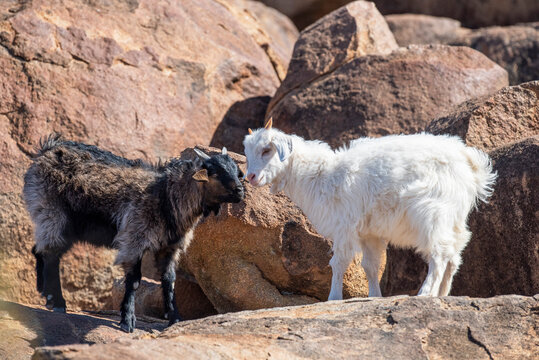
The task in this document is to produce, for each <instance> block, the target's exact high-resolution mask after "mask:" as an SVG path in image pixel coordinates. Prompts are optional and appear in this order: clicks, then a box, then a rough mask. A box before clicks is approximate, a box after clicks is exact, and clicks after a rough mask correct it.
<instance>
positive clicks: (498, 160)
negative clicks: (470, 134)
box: [382, 136, 539, 297]
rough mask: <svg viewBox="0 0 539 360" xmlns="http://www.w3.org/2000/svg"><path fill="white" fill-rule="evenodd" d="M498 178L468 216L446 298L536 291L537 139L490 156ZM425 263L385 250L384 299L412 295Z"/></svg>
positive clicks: (538, 242)
mask: <svg viewBox="0 0 539 360" xmlns="http://www.w3.org/2000/svg"><path fill="white" fill-rule="evenodd" d="M489 155H490V156H491V158H492V161H493V164H494V169H495V171H496V172H497V173H498V179H497V181H496V185H495V186H494V192H493V195H492V197H491V198H490V200H489V203H488V204H483V203H482V204H480V205H479V207H478V209H477V210H474V211H473V212H472V214H471V216H470V220H469V226H470V230H471V231H472V239H471V240H470V242H469V244H468V246H467V247H466V248H465V250H464V253H463V257H462V265H461V266H460V269H459V271H458V272H457V274H456V275H455V278H454V281H453V287H452V290H451V294H453V295H466V296H480V297H487V296H494V295H499V294H522V295H534V294H537V293H539V251H538V250H539V192H538V191H536V189H538V188H539V136H534V137H530V138H526V139H524V140H521V141H518V142H515V143H510V144H507V145H504V146H501V147H498V148H496V149H494V150H492V151H490V152H489ZM425 275H426V265H425V263H424V262H423V261H422V260H421V259H420V258H419V257H418V256H416V255H414V254H413V253H411V252H409V251H404V250H395V249H390V251H388V260H387V267H386V274H384V276H385V281H386V282H385V286H384V289H383V290H382V292H383V294H384V295H393V294H399V293H414V292H415V291H416V290H417V289H418V288H419V286H420V281H421V280H422V279H423V278H424V276H425Z"/></svg>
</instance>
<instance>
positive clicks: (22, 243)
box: [0, 0, 293, 309]
mask: <svg viewBox="0 0 539 360" xmlns="http://www.w3.org/2000/svg"><path fill="white" fill-rule="evenodd" d="M235 4H239V5H238V6H241V3H240V2H235ZM258 5H260V4H258ZM245 7H246V8H247V7H248V6H247V5H246V6H245ZM238 9H239V8H238V7H236V6H235V5H234V4H230V5H227V4H224V3H223V2H218V1H213V0H186V1H173V2H167V1H153V0H140V1H82V0H63V1H60V0H53V1H45V0H36V1H31V2H28V1H24V2H21V1H11V0H10V1H2V2H0V69H2V71H1V72H0V134H2V135H1V136H0V267H1V268H2V271H1V272H0V297H2V298H7V299H12V300H17V301H21V302H26V303H41V301H42V300H41V299H40V298H39V295H38V294H37V292H36V291H35V290H34V288H35V284H34V283H35V277H34V271H33V266H34V264H33V262H34V260H33V258H32V256H31V254H30V248H31V244H32V242H33V240H32V234H31V232H32V226H31V224H30V221H29V219H28V216H27V214H26V211H25V209H24V204H23V201H22V198H21V195H20V194H21V189H22V182H23V180H22V178H23V175H24V172H25V170H26V168H27V167H28V166H29V163H30V160H29V155H30V153H31V152H32V149H33V147H34V146H35V145H36V144H37V142H38V140H39V138H41V137H43V136H45V135H47V134H48V133H50V132H52V131H57V132H61V133H63V134H64V135H65V136H66V137H68V138H70V139H73V140H78V141H84V142H87V143H91V144H96V145H98V146H101V147H103V148H105V149H107V150H110V151H113V152H115V153H117V154H119V155H123V156H127V157H130V158H136V157H141V158H144V159H147V160H152V161H154V160H156V159H157V158H160V157H161V158H163V157H170V156H173V155H178V154H179V151H180V150H181V149H183V148H184V147H185V146H189V145H191V146H192V145H194V144H196V143H202V144H208V143H209V142H210V140H211V138H212V133H213V131H214V130H215V129H216V128H217V125H218V124H219V122H220V121H221V119H222V118H223V116H224V115H225V114H226V112H227V111H228V109H229V108H230V106H232V105H233V104H234V103H236V102H238V101H243V100H245V99H248V98H252V97H257V96H269V95H271V94H273V93H274V91H275V90H276V88H277V86H278V85H279V83H280V81H279V77H278V74H277V72H276V69H277V68H279V67H281V68H286V64H285V58H284V57H285V55H284V52H285V50H283V49H285V47H286V46H289V47H290V46H291V45H290V43H291V42H292V41H293V40H292V39H290V40H289V44H288V45H286V40H284V39H285V38H286V35H283V36H282V37H281V38H279V43H277V42H273V41H272V39H271V38H272V37H274V35H268V36H266V35H264V36H263V34H273V32H274V31H275V30H274V29H271V28H266V27H265V25H264V23H263V22H262V21H260V22H258V20H257V19H260V18H262V17H264V16H265V15H264V14H263V7H262V5H260V6H257V7H256V9H257V10H256V11H257V14H258V15H256V16H254V15H253V16H251V14H252V13H251V12H249V11H247V12H244V11H243V10H241V9H243V8H241V9H240V10H238ZM261 14H262V15H261ZM267 16H268V17H269V18H273V19H275V22H281V23H286V20H283V17H282V16H278V15H276V14H275V13H274V11H273V10H270V11H269V12H268V14H267ZM267 21H268V20H265V22H267ZM264 29H267V32H266V30H264ZM292 32H293V31H292ZM254 34H262V35H257V36H255V35H254ZM261 38H264V39H265V40H264V41H260V39H261ZM283 44H285V45H283ZM286 51H288V50H286ZM272 54H277V55H279V54H281V55H279V56H277V55H275V56H274V55H272ZM113 256H114V254H113V253H112V252H110V251H102V250H97V249H90V248H87V247H79V248H77V249H76V250H74V251H73V252H71V253H70V254H69V255H67V256H66V257H65V258H64V260H63V264H64V265H63V270H62V281H63V283H64V289H65V296H66V299H67V301H68V308H69V309H76V308H92V309H95V308H102V307H108V306H110V294H111V289H112V278H113V274H114V270H113V268H112V266H111V264H112V261H111V260H112V258H113ZM107 299H108V300H107Z"/></svg>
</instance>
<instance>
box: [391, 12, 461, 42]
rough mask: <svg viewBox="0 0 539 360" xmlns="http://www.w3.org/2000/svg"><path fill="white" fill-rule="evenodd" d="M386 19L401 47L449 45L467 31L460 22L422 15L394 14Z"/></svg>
mask: <svg viewBox="0 0 539 360" xmlns="http://www.w3.org/2000/svg"><path fill="white" fill-rule="evenodd" d="M384 18H385V19H386V21H387V25H388V26H389V29H391V32H392V33H393V35H394V36H395V40H396V41H397V43H398V44H399V46H408V45H411V44H448V43H450V42H452V41H455V40H456V39H457V38H458V37H459V36H460V35H461V34H462V33H464V32H466V31H467V29H463V28H461V27H460V21H457V20H454V19H450V18H444V17H437V16H429V15H421V14H392V15H386V16H384Z"/></svg>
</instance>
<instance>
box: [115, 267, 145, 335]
mask: <svg viewBox="0 0 539 360" xmlns="http://www.w3.org/2000/svg"><path fill="white" fill-rule="evenodd" d="M141 263H142V260H141V259H139V260H138V262H137V263H136V264H135V265H134V266H133V265H132V266H129V265H125V266H124V268H125V295H124V299H123V301H122V308H121V315H122V320H121V321H120V327H121V328H122V330H124V331H125V332H128V333H132V332H133V331H134V330H135V322H136V320H137V319H136V317H135V291H136V290H137V289H138V287H139V285H140V280H141V278H142V273H141V270H140V267H141Z"/></svg>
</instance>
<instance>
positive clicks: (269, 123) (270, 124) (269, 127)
mask: <svg viewBox="0 0 539 360" xmlns="http://www.w3.org/2000/svg"><path fill="white" fill-rule="evenodd" d="M272 125H273V116H272V117H270V118H269V120H268V122H267V123H266V125H264V129H266V130H269V129H271V126H272Z"/></svg>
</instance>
